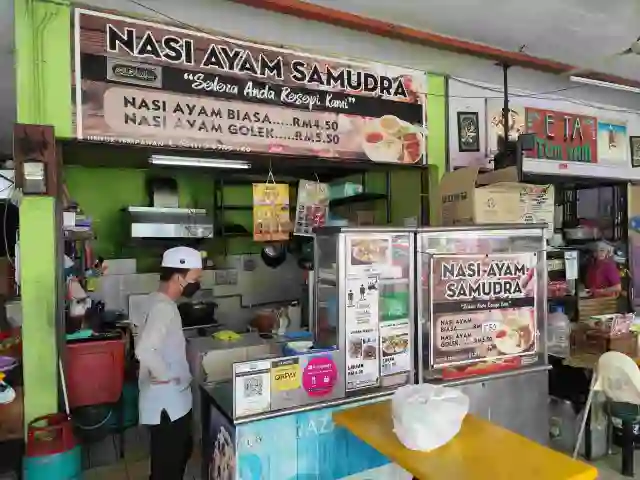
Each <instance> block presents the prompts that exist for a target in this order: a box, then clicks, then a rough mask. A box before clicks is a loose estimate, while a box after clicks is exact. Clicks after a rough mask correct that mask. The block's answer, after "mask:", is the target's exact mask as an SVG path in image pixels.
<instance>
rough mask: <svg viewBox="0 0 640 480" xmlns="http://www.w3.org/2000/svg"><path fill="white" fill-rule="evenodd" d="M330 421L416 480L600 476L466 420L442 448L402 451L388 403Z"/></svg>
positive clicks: (556, 479)
mask: <svg viewBox="0 0 640 480" xmlns="http://www.w3.org/2000/svg"><path fill="white" fill-rule="evenodd" d="M333 420H334V422H335V423H336V424H337V425H340V426H341V427H344V428H346V429H347V430H349V431H350V432H351V433H352V434H353V435H355V436H356V437H358V438H360V439H361V440H362V441H364V442H365V443H367V444H369V445H370V446H372V447H373V448H375V449H376V450H378V451H379V452H380V453H381V454H382V455H384V456H386V457H387V458H388V459H389V460H391V461H392V462H394V463H396V464H397V465H399V466H400V467H402V468H404V469H405V470H407V471H408V472H409V473H411V474H412V475H413V476H414V477H415V478H417V479H419V480H454V479H455V480H467V479H469V480H595V479H596V478H597V477H598V470H597V469H596V468H595V467H593V466H591V465H588V464H586V463H583V462H580V461H578V460H573V459H572V458H571V457H568V456H567V455H563V454H562V453H558V452H556V451H554V450H551V449H549V448H547V447H544V446H542V445H539V444H537V443H535V442H533V441H531V440H528V439H527V438H525V437H522V436H520V435H517V434H515V433H513V432H510V431H508V430H506V429H504V428H502V427H499V426H497V425H494V424H492V423H490V422H487V421H485V420H481V419H479V418H477V417H475V416H473V415H467V417H466V418H465V420H464V422H463V424H462V429H461V430H460V432H459V433H458V435H456V437H455V438H454V439H453V440H451V441H450V442H449V443H447V444H446V445H444V446H442V447H440V448H438V449H436V450H433V451H431V452H428V453H423V452H414V451H412V450H409V449H407V448H405V447H404V446H403V445H402V444H401V443H400V442H399V441H398V439H397V437H396V435H395V433H393V420H392V418H391V403H390V401H384V402H378V403H373V404H369V405H364V406H361V407H356V408H351V409H347V410H342V411H339V412H335V413H334V414H333Z"/></svg>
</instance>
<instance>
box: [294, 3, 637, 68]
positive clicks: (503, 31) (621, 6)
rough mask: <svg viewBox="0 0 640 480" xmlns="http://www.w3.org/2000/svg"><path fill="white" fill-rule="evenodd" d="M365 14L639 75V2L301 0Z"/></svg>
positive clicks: (486, 42)
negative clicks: (635, 49)
mask: <svg viewBox="0 0 640 480" xmlns="http://www.w3.org/2000/svg"><path fill="white" fill-rule="evenodd" d="M306 1H307V2H308V3H313V4H316V5H321V6H324V7H330V8H335V9H339V10H343V11H347V12H350V13H356V14H359V15H363V16H366V17H371V18H375V19H378V20H383V21H387V22H390V23H395V24H400V25H404V26H407V27H412V28H415V29H418V30H424V31H430V32H434V33H439V34H443V35H448V36H451V37H456V38H459V39H465V40H470V41H473V42H479V43H483V44H486V45H491V46H494V47H499V48H502V49H504V50H509V51H517V50H518V49H519V48H520V47H521V46H522V45H525V46H526V47H525V50H524V51H525V53H528V54H530V55H533V56H536V57H542V58H547V59H551V60H556V61H560V62H564V63H569V64H573V65H577V66H580V67H589V68H593V69H597V70H601V71H603V72H605V73H609V74H614V75H617V76H620V77H625V78H629V79H640V55H627V56H624V57H621V58H615V59H611V58H609V59H607V58H606V57H609V56H611V55H612V54H614V53H617V52H620V51H622V50H624V49H626V48H628V47H629V45H630V44H631V43H632V42H633V41H635V40H636V39H637V38H638V37H640V0H534V1H530V0H396V1H391V2H382V1H376V0H306Z"/></svg>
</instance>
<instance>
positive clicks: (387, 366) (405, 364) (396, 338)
mask: <svg viewBox="0 0 640 480" xmlns="http://www.w3.org/2000/svg"><path fill="white" fill-rule="evenodd" d="M409 333H410V329H409V320H408V319H406V320H396V321H387V322H382V323H380V347H381V350H382V358H381V360H380V365H381V373H382V375H383V376H387V375H394V374H396V373H402V372H408V371H410V370H411V349H410V345H411V344H410V339H409Z"/></svg>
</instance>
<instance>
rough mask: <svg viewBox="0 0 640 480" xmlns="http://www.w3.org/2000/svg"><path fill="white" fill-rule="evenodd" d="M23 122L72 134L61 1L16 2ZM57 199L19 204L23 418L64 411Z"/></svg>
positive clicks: (67, 32)
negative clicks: (58, 321) (61, 404)
mask: <svg viewBox="0 0 640 480" xmlns="http://www.w3.org/2000/svg"><path fill="white" fill-rule="evenodd" d="M14 5H15V7H14V14H15V45H16V53H15V62H16V88H17V113H18V115H17V121H18V122H19V123H28V124H39V125H53V126H54V127H55V133H56V137H58V138H61V137H71V136H72V121H71V118H72V117H71V113H72V104H71V78H72V77H71V65H72V64H71V47H72V45H71V7H70V4H69V2H68V1H62V0H42V1H39V0H14ZM56 202H57V200H56V199H55V198H53V197H25V198H23V200H22V202H21V204H20V270H21V295H22V318H23V326H22V337H23V364H24V394H25V397H24V409H25V424H26V423H28V422H29V421H30V420H32V419H33V418H35V417H38V416H40V415H45V414H49V413H54V412H57V410H58V368H57V366H58V351H57V338H58V332H57V331H56V304H57V300H58V291H57V285H58V276H59V270H58V269H57V264H58V262H57V258H58V255H57V244H56V241H57V240H56V239H57V237H58V233H59V232H60V224H59V222H58V220H57V215H56V209H57V204H56Z"/></svg>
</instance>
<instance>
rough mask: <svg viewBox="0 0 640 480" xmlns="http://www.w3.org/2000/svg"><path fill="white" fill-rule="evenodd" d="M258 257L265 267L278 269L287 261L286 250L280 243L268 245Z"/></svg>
mask: <svg viewBox="0 0 640 480" xmlns="http://www.w3.org/2000/svg"><path fill="white" fill-rule="evenodd" d="M260 257H261V258H262V261H263V262H264V264H265V265H266V266H267V267H270V268H278V267H279V266H280V265H282V264H283V263H284V261H285V260H286V259H287V250H286V248H285V246H284V245H283V244H282V243H268V244H266V245H265V246H264V248H263V249H262V251H261V252H260Z"/></svg>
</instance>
